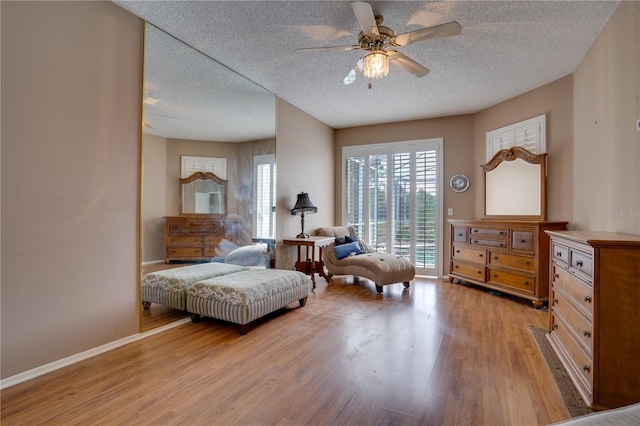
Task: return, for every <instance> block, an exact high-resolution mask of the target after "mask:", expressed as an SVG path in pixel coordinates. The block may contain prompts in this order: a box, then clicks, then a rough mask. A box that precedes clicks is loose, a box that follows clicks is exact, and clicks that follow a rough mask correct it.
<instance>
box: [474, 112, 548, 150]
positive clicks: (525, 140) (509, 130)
mask: <svg viewBox="0 0 640 426" xmlns="http://www.w3.org/2000/svg"><path fill="white" fill-rule="evenodd" d="M513 146H519V147H522V148H525V149H527V150H528V151H531V152H532V153H534V154H542V153H545V152H547V141H546V115H541V116H539V117H534V118H531V119H529V120H525V121H521V122H520V123H515V124H512V125H510V126H506V127H502V128H500V129H496V130H492V131H490V132H487V158H486V160H487V161H489V160H491V159H492V158H493V156H494V155H495V154H496V152H498V151H500V150H501V149H509V148H511V147H513Z"/></svg>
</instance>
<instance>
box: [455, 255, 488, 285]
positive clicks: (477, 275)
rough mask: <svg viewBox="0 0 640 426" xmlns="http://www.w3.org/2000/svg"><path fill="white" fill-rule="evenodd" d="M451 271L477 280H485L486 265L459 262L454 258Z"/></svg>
mask: <svg viewBox="0 0 640 426" xmlns="http://www.w3.org/2000/svg"><path fill="white" fill-rule="evenodd" d="M451 272H452V273H454V274H458V275H463V276H465V277H469V278H472V279H475V280H480V281H484V276H485V267H484V266H476V265H471V264H468V263H462V262H457V261H455V260H454V261H452V262H451Z"/></svg>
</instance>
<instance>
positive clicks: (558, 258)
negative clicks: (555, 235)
mask: <svg viewBox="0 0 640 426" xmlns="http://www.w3.org/2000/svg"><path fill="white" fill-rule="evenodd" d="M551 254H552V256H553V261H554V262H559V263H560V264H561V265H563V266H565V267H568V266H569V247H566V246H563V245H562V244H558V243H556V242H555V241H554V242H553V243H552V244H551Z"/></svg>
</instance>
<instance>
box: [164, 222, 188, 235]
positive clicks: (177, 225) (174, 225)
mask: <svg viewBox="0 0 640 426" xmlns="http://www.w3.org/2000/svg"><path fill="white" fill-rule="evenodd" d="M166 231H167V232H168V233H169V234H184V233H185V232H186V231H187V223H186V222H184V221H180V222H176V221H167V223H166Z"/></svg>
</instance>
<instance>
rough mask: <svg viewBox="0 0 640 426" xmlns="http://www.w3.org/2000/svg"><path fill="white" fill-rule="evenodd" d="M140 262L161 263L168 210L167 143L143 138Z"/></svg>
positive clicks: (156, 137) (152, 138)
mask: <svg viewBox="0 0 640 426" xmlns="http://www.w3.org/2000/svg"><path fill="white" fill-rule="evenodd" d="M143 138H144V140H143V147H144V150H143V154H142V158H143V166H142V171H143V176H142V206H141V208H142V262H153V261H158V260H163V259H164V216H165V210H166V207H167V139H166V138H162V137H159V136H154V135H149V134H146V133H145V134H144V135H143Z"/></svg>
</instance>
